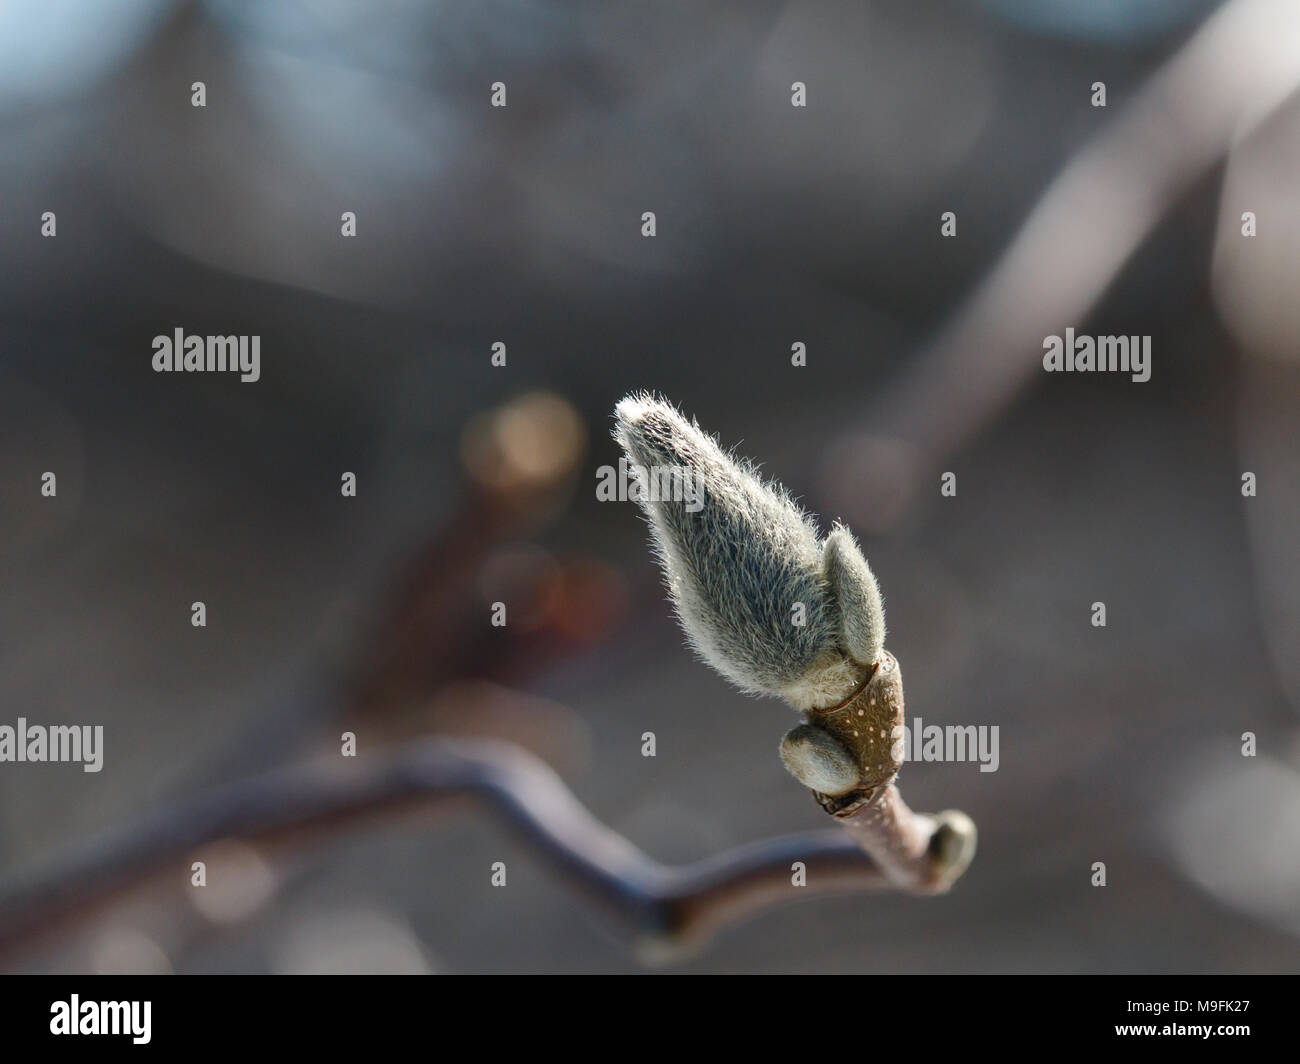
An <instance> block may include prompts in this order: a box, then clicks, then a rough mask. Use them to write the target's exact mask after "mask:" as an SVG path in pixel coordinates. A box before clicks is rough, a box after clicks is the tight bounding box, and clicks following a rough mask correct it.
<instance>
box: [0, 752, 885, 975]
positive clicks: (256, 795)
mask: <svg viewBox="0 0 1300 1064" xmlns="http://www.w3.org/2000/svg"><path fill="white" fill-rule="evenodd" d="M453 798H477V799H480V800H482V801H484V802H485V803H486V804H487V805H488V806H489V807H490V808H491V810H492V811H494V812H497V813H499V814H501V815H502V816H504V817H505V818H506V819H507V820H508V821H509V822H510V823H511V824H512V825H513V826H514V827H516V828H517V829H518V830H519V831H520V833H521V834H522V836H523V837H524V839H525V840H527V841H528V842H529V843H531V844H532V845H533V847H534V849H535V850H536V851H537V853H538V854H539V855H540V856H541V857H543V858H545V859H546V860H547V861H549V862H550V863H551V864H553V865H555V866H556V867H557V868H558V869H559V870H561V871H562V872H563V873H565V874H566V875H567V877H568V878H569V879H570V881H571V882H572V883H573V885H574V886H575V887H576V888H578V889H579V890H580V891H582V892H583V893H584V894H586V895H587V896H589V897H590V898H591V899H592V901H594V902H596V903H598V904H599V905H600V906H601V907H602V908H603V909H605V910H606V911H607V912H608V913H610V914H611V915H613V916H614V917H616V918H618V919H619V920H620V921H622V922H623V923H625V924H627V925H629V926H630V927H631V929H632V930H633V933H634V936H635V938H636V941H637V944H638V946H640V947H641V948H642V949H643V950H644V951H646V954H645V955H646V956H647V957H649V958H652V959H653V958H659V957H662V956H664V955H665V954H669V955H671V954H672V953H673V952H675V951H678V950H681V949H683V948H684V947H687V946H691V945H698V944H699V943H701V942H703V941H704V940H705V939H707V938H708V936H709V935H711V934H712V933H713V932H714V931H715V930H717V929H718V928H720V927H722V926H723V925H725V924H728V923H732V922H735V921H737V920H739V919H741V918H743V917H745V916H747V915H749V914H751V913H753V912H756V911H758V910H760V909H763V908H765V907H768V906H771V905H774V904H777V903H780V902H785V901H793V900H796V899H800V898H806V897H812V896H815V895H821V894H826V893H833V892H846V891H858V890H868V889H877V888H883V887H886V886H889V885H890V884H889V883H888V882H887V880H886V878H885V877H884V876H883V875H882V873H881V871H880V870H879V868H878V867H877V866H876V864H875V863H874V862H873V861H872V860H871V858H870V857H868V856H867V855H866V854H864V853H863V852H862V850H861V849H860V848H859V847H858V845H857V843H856V842H855V841H854V840H853V838H852V837H850V835H849V834H847V833H846V832H842V831H817V832H809V833H806V834H798V835H791V836H785V837H778V838H772V839H766V840H763V841H761V842H757V843H754V844H752V845H750V846H745V847H741V848H739V849H735V850H730V851H727V852H725V853H722V854H719V855H718V856H716V857H713V858H710V859H707V860H704V861H701V862H699V863H697V864H693V865H688V866H685V867H681V868H673V867H669V866H666V865H662V864H660V863H658V862H657V861H654V860H652V859H651V858H649V857H647V856H646V855H645V854H644V853H642V852H641V851H640V850H638V849H637V848H636V847H634V846H633V845H632V844H631V843H630V842H628V841H627V840H626V839H625V838H623V837H622V836H621V835H619V834H617V833H616V832H614V831H613V830H611V829H610V828H608V827H607V826H605V825H604V824H602V823H601V822H600V821H598V820H597V819H595V818H594V817H593V816H592V815H591V814H590V813H589V812H588V811H587V810H586V808H584V807H583V805H582V804H581V803H580V802H579V801H578V800H577V799H576V798H575V797H574V796H573V794H572V793H571V792H570V791H569V790H568V788H566V787H565V785H564V783H563V782H562V781H561V780H560V778H559V777H558V776H557V775H556V774H555V773H554V772H553V771H551V769H550V768H548V767H547V766H546V765H545V764H543V763H542V762H541V761H539V760H537V759H536V758H534V757H533V756H532V755H530V754H527V753H525V752H524V751H523V750H521V749H520V748H519V747H516V746H514V745H513V744H510V743H504V742H498V741H468V740H462V741H447V740H424V741H421V742H417V743H413V744H411V745H409V746H407V747H404V748H401V749H398V750H395V751H393V752H390V753H386V754H379V755H374V756H370V757H366V758H364V759H359V760H357V761H351V760H341V759H340V760H335V761H331V762H320V763H315V764H309V765H303V766H297V767H293V768H287V769H278V770H275V771H272V772H269V773H267V774H265V775H262V776H259V777H257V778H255V779H252V780H246V781H241V782H238V783H235V784H232V785H229V786H225V787H222V788H220V789H218V790H215V791H213V792H211V793H209V794H207V795H206V796H203V797H199V798H196V799H194V800H192V801H189V802H186V803H183V804H180V805H175V806H172V807H170V808H168V809H164V810H163V811H161V812H158V813H155V814H153V815H151V816H149V817H147V818H145V819H144V820H141V821H139V822H137V823H135V824H133V825H131V826H129V827H126V828H124V829H121V830H118V831H114V832H112V833H110V834H107V835H105V836H103V837H101V838H99V839H96V840H94V841H92V842H91V843H89V844H87V845H86V846H85V847H83V848H82V849H81V850H79V851H78V852H76V853H75V854H72V855H70V856H69V857H67V858H66V859H65V860H63V861H62V862H60V863H59V864H58V865H57V866H55V867H54V868H52V869H51V870H50V871H49V872H48V873H46V874H45V875H42V876H41V877H39V878H38V879H34V880H32V881H29V882H27V883H26V884H24V885H21V886H16V887H13V888H10V889H9V890H7V891H6V892H5V893H4V894H3V896H0V914H3V915H2V916H0V965H2V966H3V967H5V968H6V969H8V970H12V968H13V965H14V960H15V957H16V956H17V955H20V954H22V953H23V952H25V951H26V950H28V949H30V948H32V947H33V946H34V945H36V944H37V943H38V942H39V941H41V940H43V939H45V938H46V937H47V936H49V935H51V934H55V933H57V932H59V931H66V930H69V929H71V928H72V927H73V926H75V925H78V924H80V923H82V922H84V921H86V920H88V919H90V918H91V917H93V916H94V915H96V914H97V913H101V912H103V911H104V910H105V909H107V908H108V907H109V906H111V905H112V904H113V903H114V902H115V901H118V900H119V899H121V898H123V897H124V896H126V895H127V894H129V893H131V892H132V891H133V890H134V889H135V888H138V887H140V886H142V885H143V884H144V883H145V882H146V881H148V880H151V879H153V878H154V877H158V876H168V877H171V878H172V879H173V881H174V882H177V883H187V882H188V876H189V874H190V872H189V868H190V866H189V861H190V860H191V859H195V858H198V859H201V858H202V856H203V848H204V847H205V846H210V845H212V844H215V843H218V842H221V841H222V840H226V839H239V840H240V841H241V842H244V843H249V844H252V845H254V846H256V847H258V848H260V849H262V850H264V851H271V852H280V851H285V850H290V849H293V848H296V847H300V846H302V845H304V844H305V843H307V842H310V841H316V842H319V841H323V840H325V839H329V838H331V837H334V836H336V835H338V834H339V833H340V832H342V831H344V830H346V829H348V828H350V827H353V826H357V825H359V824H363V823H365V822H367V821H372V820H374V819H375V818H381V817H382V818H387V817H391V816H393V815H394V814H396V813H399V812H402V811H404V810H407V809H410V808H413V807H418V806H420V805H422V804H427V803H430V802H440V801H445V800H448V799H453ZM795 862H803V865H804V869H803V877H802V878H803V879H804V882H805V883H806V885H802V886H795V885H794V882H793V881H794V878H795V877H794V876H793V875H792V870H793V869H792V866H793V865H794V863H795ZM484 883H485V884H486V883H487V876H486V874H485V875H484ZM189 889H195V890H199V889H205V888H201V887H191V888H189Z"/></svg>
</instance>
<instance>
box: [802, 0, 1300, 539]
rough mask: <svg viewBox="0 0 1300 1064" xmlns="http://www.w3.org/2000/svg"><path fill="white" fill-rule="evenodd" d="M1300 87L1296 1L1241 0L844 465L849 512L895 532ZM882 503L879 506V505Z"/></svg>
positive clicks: (1117, 123)
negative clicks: (1181, 205) (1057, 343)
mask: <svg viewBox="0 0 1300 1064" xmlns="http://www.w3.org/2000/svg"><path fill="white" fill-rule="evenodd" d="M1298 86H1300V19H1298V18H1297V17H1296V6H1295V2H1294V0H1230V2H1229V3H1227V4H1225V5H1224V7H1223V8H1221V9H1220V10H1219V11H1218V12H1217V13H1215V14H1214V15H1213V16H1212V17H1211V18H1209V19H1208V20H1207V21H1206V23H1205V25H1204V26H1203V27H1202V28H1201V29H1200V31H1199V32H1197V33H1196V34H1195V35H1194V36H1193V37H1192V39H1191V40H1190V41H1189V42H1188V43H1187V45H1186V46H1185V47H1184V48H1183V49H1182V50H1181V51H1180V52H1179V53H1178V54H1177V55H1175V56H1174V57H1173V58H1172V59H1171V60H1170V61H1169V62H1168V63H1167V64H1166V65H1165V66H1164V67H1163V68H1162V69H1161V70H1160V71H1158V72H1157V73H1156V74H1155V76H1154V77H1153V78H1152V79H1151V81H1150V82H1149V83H1148V84H1147V85H1146V87H1145V88H1143V89H1142V91H1141V92H1140V94H1139V95H1138V96H1137V98H1136V99H1135V100H1134V101H1133V103H1132V104H1130V105H1129V106H1128V108H1127V109H1126V110H1124V111H1123V112H1122V113H1121V114H1120V115H1119V116H1117V117H1116V118H1115V120H1114V121H1112V122H1109V123H1107V125H1106V127H1105V128H1104V129H1103V131H1102V132H1101V133H1099V134H1098V136H1097V137H1096V138H1095V139H1094V140H1093V141H1092V142H1091V143H1090V144H1088V145H1087V146H1086V147H1084V148H1083V149H1082V150H1081V151H1080V152H1079V153H1078V155H1076V156H1075V157H1074V159H1072V160H1071V161H1070V163H1069V164H1068V165H1067V166H1066V167H1065V169H1064V170H1062V171H1061V173H1060V174H1059V175H1058V176H1057V178H1056V179H1055V180H1054V181H1053V182H1052V184H1051V186H1050V187H1049V188H1048V190H1047V192H1046V193H1045V194H1044V195H1043V197H1042V199H1041V200H1040V201H1039V202H1038V204H1037V206H1035V208H1034V210H1033V211H1032V212H1031V214H1030V215H1029V218H1028V219H1027V220H1026V221H1025V223H1024V225H1023V226H1021V228H1020V231H1019V232H1018V233H1017V234H1016V237H1015V239H1014V240H1013V241H1012V243H1011V246H1010V247H1009V248H1008V249H1007V251H1006V252H1005V253H1004V254H1003V256H1002V258H1001V259H1000V260H999V261H998V263H997V265H996V266H994V267H993V269H992V271H991V272H990V274H989V275H988V277H987V278H985V279H984V281H983V282H982V283H981V284H980V286H979V288H978V289H977V290H976V292H975V293H974V295H973V296H972V297H971V299H970V300H969V302H968V303H967V304H966V305H965V306H964V307H963V308H962V309H961V310H960V311H959V312H958V313H957V315H956V316H955V317H954V318H953V319H952V320H951V321H950V322H949V324H948V325H947V326H946V327H945V328H944V329H943V330H942V331H941V332H940V333H939V334H938V336H936V337H935V339H934V340H933V341H932V342H931V343H930V344H929V345H928V347H927V348H926V349H925V350H924V351H923V352H921V354H920V355H919V356H918V357H917V359H916V361H915V363H914V364H913V365H912V366H911V368H910V369H909V371H908V372H907V373H906V374H905V375H904V376H903V377H902V378H901V379H900V380H899V381H898V382H897V383H896V384H895V385H894V386H893V387H890V388H887V389H885V390H884V391H883V392H882V393H881V395H880V396H879V397H878V399H877V400H876V401H874V402H873V405H872V409H871V412H870V416H869V417H867V418H865V419H864V423H865V424H867V425H870V426H871V428H870V429H869V430H866V431H862V432H859V433H854V434H850V435H849V436H847V437H845V438H843V439H841V440H840V441H839V443H838V444H837V445H836V446H835V448H834V449H833V453H832V454H831V455H830V456H828V459H827V463H826V469H827V470H828V471H829V472H828V474H827V476H826V478H825V479H826V488H827V491H828V492H829V493H831V494H832V495H833V501H834V503H835V505H834V506H833V509H835V510H836V511H837V512H839V513H841V514H843V515H844V516H845V517H846V518H847V519H850V520H852V521H854V522H855V523H857V524H859V525H862V526H863V527H866V528H869V529H871V530H872V531H874V532H884V531H886V530H888V529H889V528H890V527H892V526H893V525H894V523H895V522H896V521H898V520H899V519H900V518H901V517H902V515H903V513H904V512H905V511H906V509H907V507H908V505H909V503H910V502H911V501H912V499H913V498H915V495H916V490H917V487H918V484H920V483H922V482H924V480H923V478H924V477H925V476H927V475H928V474H929V473H930V471H931V469H932V467H933V464H934V463H935V462H937V461H939V460H940V459H942V458H943V457H944V456H946V455H949V454H952V453H953V452H954V451H956V450H957V449H958V448H959V447H961V446H962V445H963V444H964V443H965V442H966V441H967V440H969V439H970V438H971V437H972V436H973V435H974V434H975V433H976V432H977V431H979V429H980V428H981V427H982V426H983V425H985V424H986V423H987V422H988V421H989V419H990V418H991V417H992V416H993V415H995V414H996V413H997V412H998V411H999V410H1000V409H1001V408H1002V407H1003V406H1004V405H1005V404H1007V403H1008V402H1010V401H1011V400H1012V398H1013V397H1014V396H1015V395H1016V393H1017V392H1018V391H1019V390H1020V389H1021V388H1022V387H1024V386H1025V385H1026V384H1027V382H1028V381H1029V380H1030V378H1031V377H1032V375H1033V371H1034V368H1035V367H1036V366H1037V365H1038V364H1039V363H1038V360H1039V359H1040V358H1041V355H1042V342H1043V338H1044V337H1045V336H1050V335H1054V334H1057V333H1059V332H1061V331H1062V330H1064V329H1065V328H1066V327H1069V326H1079V325H1081V324H1082V323H1083V319H1084V317H1085V315H1086V314H1087V313H1088V312H1089V310H1090V309H1091V308H1092V306H1093V305H1094V304H1095V303H1096V301H1097V300H1098V299H1099V298H1100V297H1101V295H1102V294H1103V293H1104V292H1105V290H1106V287H1107V285H1109V284H1110V283H1111V282H1112V281H1113V280H1114V278H1115V276H1116V274H1117V273H1118V272H1119V270H1120V269H1121V267H1122V266H1123V265H1124V263H1125V262H1126V261H1127V260H1128V259H1129V257H1130V256H1131V255H1132V254H1133V252H1134V251H1135V250H1136V249H1137V248H1138V247H1139V245H1140V244H1141V242H1142V241H1143V240H1144V239H1146V237H1147V235H1148V234H1149V233H1150V232H1151V231H1152V229H1153V228H1154V227H1155V225H1156V223H1157V222H1158V221H1159V220H1160V218H1161V216H1162V215H1163V214H1164V213H1165V211H1166V210H1167V209H1168V208H1169V206H1170V204H1172V203H1173V202H1174V201H1175V200H1176V199H1177V198H1178V196H1179V195H1181V194H1182V193H1183V192H1184V190H1186V189H1187V188H1188V187H1189V186H1190V185H1191V184H1192V182H1193V181H1194V180H1195V179H1196V178H1197V177H1198V176H1199V175H1200V174H1202V173H1203V172H1205V171H1206V170H1207V169H1208V168H1209V167H1210V166H1212V165H1213V164H1214V163H1215V162H1216V161H1217V160H1219V159H1221V158H1223V157H1224V155H1225V154H1226V153H1227V151H1228V149H1229V148H1230V147H1231V145H1232V143H1233V142H1234V140H1236V139H1237V138H1238V137H1241V136H1243V135H1244V134H1246V133H1247V132H1248V131H1249V130H1251V129H1252V128H1254V127H1255V126H1256V125H1258V123H1259V122H1261V121H1262V120H1263V119H1264V118H1266V117H1267V116H1268V115H1269V114H1270V113H1271V112H1272V111H1273V110H1274V109H1275V108H1276V107H1277V106H1278V105H1279V104H1281V103H1282V102H1283V101H1284V100H1285V99H1286V98H1287V97H1288V96H1289V95H1290V94H1291V93H1293V92H1294V91H1295V90H1296V88H1297V87H1298ZM864 500H868V501H864Z"/></svg>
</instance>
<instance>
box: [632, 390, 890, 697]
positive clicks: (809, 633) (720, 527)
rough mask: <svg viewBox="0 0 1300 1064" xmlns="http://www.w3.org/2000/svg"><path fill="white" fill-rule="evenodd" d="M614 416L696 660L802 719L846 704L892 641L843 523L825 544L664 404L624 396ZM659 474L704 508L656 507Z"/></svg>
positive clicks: (785, 498) (766, 485)
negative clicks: (688, 484) (676, 479)
mask: <svg viewBox="0 0 1300 1064" xmlns="http://www.w3.org/2000/svg"><path fill="white" fill-rule="evenodd" d="M614 417H615V420H616V423H617V424H616V427H615V430H614V438H615V439H616V440H618V442H619V443H620V444H621V445H622V447H623V449H624V450H625V451H626V452H627V455H628V459H629V461H630V464H631V466H632V475H633V476H634V477H636V478H637V480H638V482H640V483H641V484H642V485H643V490H642V491H641V492H640V493H639V496H640V498H639V501H640V503H641V506H642V508H643V509H644V510H645V512H646V515H647V517H648V518H649V522H650V528H651V535H652V538H653V541H654V546H655V550H656V553H657V555H658V557H659V561H660V563H661V564H662V566H663V569H664V576H665V581H666V583H667V585H668V591H669V594H670V595H671V597H672V600H673V604H674V606H675V607H676V610H677V616H678V618H679V619H680V621H681V624H682V628H683V630H684V631H685V632H686V636H687V639H688V640H689V641H690V643H691V645H692V646H693V647H694V648H695V650H696V652H697V653H698V654H699V655H700V656H701V657H702V658H703V659H704V660H705V661H707V662H708V663H709V664H710V665H712V666H713V667H714V668H715V669H717V670H718V672H720V673H721V674H722V675H723V676H725V677H726V678H727V679H728V680H730V681H731V682H732V683H734V684H735V685H736V686H737V687H739V688H740V689H741V690H742V691H745V692H747V693H749V694H771V695H777V696H778V697H781V698H784V699H785V700H786V701H788V702H789V703H790V704H791V705H793V706H794V707H795V708H796V709H800V710H808V709H815V708H821V707H823V706H827V705H831V704H834V703H835V702H837V701H838V700H840V699H842V698H844V697H846V696H847V695H848V694H850V693H851V692H852V691H853V689H854V688H855V687H856V686H857V685H858V683H859V682H860V681H861V679H862V677H863V675H864V674H865V667H866V666H869V665H870V664H872V663H873V662H875V661H876V659H877V657H878V655H879V654H880V652H881V648H882V646H883V645H884V638H885V614H884V608H883V607H882V605H881V600H880V590H879V588H878V587H877V586H876V580H875V577H874V576H872V574H871V569H870V567H869V566H868V565H867V560H866V558H864V557H863V556H862V552H861V551H860V550H859V549H858V545H857V543H856V541H855V540H854V538H853V535H852V533H850V532H849V530H848V529H847V528H844V527H842V526H839V525H837V526H836V527H835V528H834V529H833V530H832V532H831V534H830V535H829V536H828V537H827V538H826V539H825V540H824V541H822V540H821V539H820V537H819V535H818V533H817V529H816V527H815V526H814V525H813V523H812V521H811V520H810V519H809V517H808V516H807V515H806V514H805V513H804V512H803V511H802V510H801V509H800V508H799V507H798V506H797V505H796V504H795V502H794V501H793V500H792V499H791V498H790V495H789V493H788V492H787V491H786V490H785V489H784V488H783V487H781V486H780V485H779V484H776V483H774V482H768V481H765V480H764V479H763V478H762V477H761V476H760V475H759V474H758V472H757V470H756V468H755V467H754V466H753V465H752V464H751V463H750V462H748V461H745V460H744V459H740V458H736V457H734V456H732V455H729V454H727V453H726V452H725V451H723V450H722V448H721V447H720V446H719V445H718V442H717V441H716V440H715V439H714V438H713V437H712V436H710V435H708V434H707V433H705V432H704V431H703V430H702V429H701V428H700V427H699V425H698V424H697V423H695V422H694V421H687V420H686V418H685V417H683V416H682V414H681V413H679V412H678V410H677V409H676V407H674V406H673V405H672V404H671V403H668V402H667V401H665V400H663V399H660V398H658V397H656V396H653V395H650V394H646V393H637V394H634V395H629V396H628V397H627V398H625V399H623V400H622V401H621V402H620V403H619V404H618V406H617V407H615V410H614ZM664 469H671V470H678V471H680V474H681V475H685V476H690V477H691V478H692V480H693V482H694V483H695V484H696V485H697V486H698V487H700V488H702V493H703V503H704V505H703V506H702V507H701V508H698V509H697V511H696V512H694V513H692V512H691V511H690V510H689V509H688V508H687V506H686V505H685V504H684V503H683V502H680V501H673V500H672V499H671V498H658V497H653V496H654V493H653V492H651V491H649V490H646V489H647V488H648V486H649V483H650V482H651V481H653V479H654V477H655V475H656V474H655V471H659V470H664ZM647 472H649V473H650V476H649V479H647ZM660 494H663V493H660ZM800 606H802V611H800V609H799V607H800ZM801 612H802V616H800V613H801ZM799 620H802V621H803V623H802V624H800V623H798V621H799Z"/></svg>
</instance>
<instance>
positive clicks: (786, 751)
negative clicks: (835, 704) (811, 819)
mask: <svg viewBox="0 0 1300 1064" xmlns="http://www.w3.org/2000/svg"><path fill="white" fill-rule="evenodd" d="M781 761H782V763H783V764H784V765H785V767H786V769H787V771H789V773H790V775H792V776H793V777H794V778H795V779H797V780H798V781H799V782H800V783H802V784H803V785H804V786H805V787H809V788H811V789H812V790H814V791H819V792H820V793H822V794H828V795H830V796H832V797H838V796H839V795H841V794H848V792H849V791H851V790H853V789H854V788H856V787H857V785H858V780H859V778H860V777H859V773H858V766H857V764H856V763H855V762H854V760H853V756H852V755H851V754H850V753H849V752H848V751H847V750H845V749H844V747H843V746H842V745H840V741H839V740H838V739H836V738H835V736H833V735H831V734H830V732H827V731H823V730H822V729H821V728H818V727H816V726H815V725H812V724H800V725H799V726H798V727H797V728H791V729H790V730H789V731H788V732H786V733H785V738H784V739H782V740H781Z"/></svg>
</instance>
